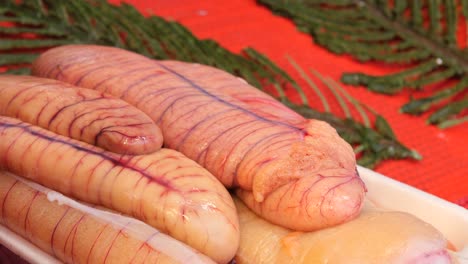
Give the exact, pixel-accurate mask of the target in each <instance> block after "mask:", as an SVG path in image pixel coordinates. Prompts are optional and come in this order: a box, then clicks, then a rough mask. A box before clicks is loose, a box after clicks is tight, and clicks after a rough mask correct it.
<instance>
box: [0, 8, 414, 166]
mask: <svg viewBox="0 0 468 264" xmlns="http://www.w3.org/2000/svg"><path fill="white" fill-rule="evenodd" d="M4 2H5V4H4V5H2V6H0V22H2V21H3V22H9V23H12V26H11V27H0V33H1V34H4V37H2V38H1V42H0V52H1V53H0V54H1V55H0V65H5V66H7V67H8V71H7V72H8V73H14V74H28V73H29V66H30V63H31V62H32V61H33V60H34V59H35V58H36V57H37V56H38V54H39V53H40V52H41V51H42V50H45V49H47V48H50V47H53V46H58V45H63V44H76V43H83V44H99V45H110V46H116V47H120V48H124V49H127V50H131V51H134V52H137V53H140V54H143V55H145V56H148V57H150V58H154V59H173V60H180V61H188V62H197V63H202V64H207V65H211V66H214V67H217V68H220V69H223V70H225V71H228V72H230V73H232V74H234V75H237V76H239V77H242V78H244V79H245V80H246V81H247V82H249V83H250V84H252V85H254V86H255V87H257V88H259V89H262V90H264V91H266V92H269V93H271V94H272V95H273V96H275V97H276V98H278V100H280V101H281V102H283V103H284V104H286V105H287V106H289V107H291V108H292V109H294V110H297V111H298V112H299V113H302V114H304V116H306V117H309V118H318V119H321V120H325V121H327V122H329V123H331V124H332V125H333V126H335V128H336V129H337V131H338V132H339V133H340V135H342V136H343V138H345V139H347V140H349V142H350V143H351V144H353V145H354V146H358V148H359V151H360V152H361V153H362V154H363V157H362V158H361V159H363V158H365V162H361V161H360V163H361V164H363V165H366V166H375V165H377V164H378V163H379V162H381V161H383V160H385V159H397V158H398V159H399V158H413V159H415V158H419V156H418V155H415V154H414V153H416V152H414V151H412V150H410V149H408V148H406V147H405V146H403V145H402V144H401V143H400V142H399V141H398V140H397V139H396V138H394V137H393V138H389V137H388V136H387V135H388V134H392V133H393V132H392V131H391V127H390V126H388V127H385V128H384V126H382V125H378V124H377V123H376V124H375V128H374V127H372V126H371V125H370V122H369V121H366V122H367V124H366V125H362V124H360V123H359V122H358V121H357V120H355V119H353V118H352V117H351V116H350V115H348V116H347V117H346V118H340V117H338V116H337V115H335V114H333V113H331V112H330V111H325V112H319V111H317V110H314V109H313V108H311V107H310V106H309V102H308V100H307V97H306V95H305V93H304V90H303V88H302V87H300V86H299V85H298V84H297V83H296V81H295V80H294V79H292V78H291V77H290V76H289V75H288V74H287V73H286V72H285V71H284V70H282V69H281V68H279V67H278V66H277V65H275V64H274V63H273V62H271V61H270V60H269V59H268V58H267V57H266V56H264V55H263V54H261V53H259V52H257V51H256V50H254V49H251V48H247V49H245V50H243V51H242V54H241V55H239V54H234V53H231V52H229V51H228V50H226V49H224V48H223V47H221V46H220V45H219V44H218V43H216V42H215V41H212V40H200V39H198V38H196V37H195V36H194V35H193V34H192V33H191V32H190V31H189V30H188V29H187V28H185V27H184V26H182V25H181V24H179V23H177V22H174V21H167V20H165V19H163V18H161V17H158V16H149V17H145V16H143V15H141V14H140V13H139V12H138V11H137V10H136V9H135V8H134V7H133V6H131V5H128V4H122V5H120V6H115V5H111V4H109V3H107V1H104V0H88V1H86V0H73V1H55V0H23V1H21V2H17V1H15V0H7V1H4ZM333 2H335V3H338V2H340V1H337V0H335V1H333ZM345 2H346V1H342V3H341V4H343V3H345ZM348 15H349V16H351V17H352V16H355V15H354V14H353V13H351V12H350V13H349V14H348ZM357 17H360V16H357ZM369 28H370V29H372V26H371V27H369ZM23 33H27V34H29V35H33V36H35V37H32V38H31V37H28V38H25V37H23ZM365 36H370V35H366V33H365V32H364V33H363V35H360V38H361V39H365V38H366V37H365ZM382 36H385V34H383V35H382ZM387 38H388V37H384V38H382V39H371V38H368V39H367V40H366V41H380V40H384V39H387ZM5 54H7V55H5ZM299 69H300V67H299ZM268 87H272V88H273V89H267V88H268ZM325 87H327V86H325ZM291 88H293V89H295V91H296V92H297V94H298V95H299V97H300V103H293V102H291V101H290V100H289V99H288V98H287V97H286V90H291ZM329 89H332V88H331V87H329ZM270 90H273V92H271V91H270ZM323 100H324V103H325V104H328V102H327V98H325V97H323ZM353 104H355V101H354V103H353ZM327 110H328V109H327ZM348 112H349V110H348ZM380 122H383V121H380ZM369 135H372V136H369ZM376 150H378V151H376Z"/></svg>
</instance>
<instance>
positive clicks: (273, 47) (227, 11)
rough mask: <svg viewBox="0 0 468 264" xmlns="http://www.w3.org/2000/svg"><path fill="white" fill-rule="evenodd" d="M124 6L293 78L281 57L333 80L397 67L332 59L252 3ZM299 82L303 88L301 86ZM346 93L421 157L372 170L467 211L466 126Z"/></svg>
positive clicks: (390, 100) (359, 91) (182, 1)
mask: <svg viewBox="0 0 468 264" xmlns="http://www.w3.org/2000/svg"><path fill="white" fill-rule="evenodd" d="M112 2H114V3H115V2H118V1H112ZM126 2H127V3H130V4H133V5H134V6H135V7H137V8H138V9H139V10H140V11H142V12H143V13H145V14H156V15H160V16H163V17H165V18H167V19H173V20H176V21H178V22H180V23H182V24H183V25H185V26H186V27H188V28H189V29H190V30H191V31H192V32H193V33H194V34H195V35H196V36H198V37H199V38H212V39H214V40H216V41H217V42H219V43H220V44H221V45H222V46H224V47H225V48H227V49H229V50H231V51H234V52H239V51H240V50H241V49H242V48H245V47H248V46H250V47H253V48H255V49H257V50H258V51H260V52H262V53H264V54H266V55H267V56H268V57H269V58H270V59H272V60H273V61H274V62H276V63H277V64H278V65H279V66H280V67H282V68H283V69H286V70H287V71H288V73H290V74H291V75H292V76H293V77H294V78H296V79H298V80H299V79H300V78H299V75H298V74H297V72H296V71H295V70H294V69H293V67H292V66H291V65H290V64H289V62H288V61H287V59H286V57H285V55H286V54H288V55H289V56H291V57H292V58H294V60H295V61H296V62H297V63H298V64H299V65H300V66H301V67H302V68H303V69H309V68H313V69H316V70H317V71H319V72H320V73H322V74H324V75H327V76H330V77H332V78H333V79H335V80H339V78H340V76H341V74H342V73H343V72H345V71H346V72H352V71H364V72H366V73H371V74H383V73H387V72H392V71H395V70H396V69H398V68H396V67H390V66H385V65H382V64H361V63H359V62H357V61H355V60H353V59H352V58H350V57H348V56H337V55H334V54H332V53H330V52H328V51H326V50H325V49H323V48H321V47H319V46H317V45H315V44H314V43H313V40H312V38H311V37H310V36H308V35H306V34H303V33H300V32H298V31H297V29H296V27H295V26H294V25H293V23H292V22H290V21H289V20H287V19H285V18H281V17H278V16H274V15H273V14H271V12H270V11H269V10H268V9H266V8H264V7H262V6H260V5H257V4H256V3H255V1H252V0H242V1H241V0H237V1H215V0H205V1H189V0H173V1H142V0H129V1H126ZM300 84H301V86H304V87H305V86H306V84H305V82H302V83H300ZM346 89H347V90H348V91H349V92H350V93H351V94H352V95H353V96H354V97H356V98H357V99H359V100H360V101H362V102H364V103H365V104H367V105H369V106H370V107H372V108H373V109H375V110H377V111H378V112H379V113H381V114H382V115H383V116H384V117H385V118H386V119H387V120H388V121H389V122H390V124H391V126H392V127H393V129H394V131H395V133H396V135H397V137H398V138H399V139H400V141H401V142H403V143H404V144H405V145H407V146H409V147H411V148H414V149H416V150H417V151H418V152H419V153H420V154H421V155H422V156H423V157H424V158H423V160H422V161H420V162H415V161H406V160H405V161H387V162H385V163H383V164H381V165H380V166H378V167H377V168H375V170H376V171H378V172H380V173H382V174H384V175H387V176H389V177H391V178H394V179H396V180H399V181H402V182H405V183H407V184H410V185H412V186H414V187H417V188H419V189H422V190H424V191H426V192H429V193H432V194H434V195H436V196H439V197H441V198H444V199H446V200H448V201H451V202H454V203H458V204H460V205H462V206H465V207H467V208H468V177H467V176H468V153H467V151H466V149H467V147H468V137H467V135H468V123H465V124H463V125H461V126H458V127H454V128H450V129H447V130H440V129H438V128H436V127H433V126H428V125H427V124H426V123H425V116H422V117H414V116H408V115H404V114H400V113H399V112H398V109H399V107H400V106H401V105H402V104H403V103H405V102H406V101H407V100H408V98H409V94H408V93H404V94H401V95H398V96H385V95H378V94H374V93H371V92H368V91H366V90H365V89H363V88H354V87H346ZM309 97H310V98H309V99H310V102H311V106H313V107H315V108H319V109H320V108H321V107H322V106H321V104H320V103H319V101H318V99H317V98H316V97H314V96H313V95H311V96H309ZM335 107H336V106H335Z"/></svg>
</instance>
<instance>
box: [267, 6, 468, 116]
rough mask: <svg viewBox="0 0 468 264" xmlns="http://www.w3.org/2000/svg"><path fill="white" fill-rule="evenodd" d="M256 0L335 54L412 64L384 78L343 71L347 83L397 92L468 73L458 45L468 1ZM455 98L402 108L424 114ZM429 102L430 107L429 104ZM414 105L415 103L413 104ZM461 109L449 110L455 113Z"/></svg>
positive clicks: (467, 56)
mask: <svg viewBox="0 0 468 264" xmlns="http://www.w3.org/2000/svg"><path fill="white" fill-rule="evenodd" d="M258 2H260V3H262V4H264V5H266V6H267V7H269V8H270V9H271V10H272V11H273V12H275V13H277V14H279V15H282V16H286V17H289V18H291V19H292V20H293V21H294V22H295V23H296V25H297V26H298V28H299V29H300V30H302V31H304V32H307V33H309V34H311V35H312V36H313V37H314V41H315V42H316V43H318V44H319V45H322V46H324V47H326V48H327V49H329V50H330V51H332V52H335V53H337V54H351V55H353V56H354V57H355V58H357V59H358V60H360V61H364V62H365V61H382V62H386V63H398V64H407V65H408V67H406V69H405V70H402V71H401V72H399V73H394V74H388V75H384V76H371V75H368V74H365V73H362V72H361V73H345V74H344V75H343V76H342V81H343V82H344V83H347V84H352V85H364V86H366V87H367V88H368V89H370V90H372V91H375V92H379V93H386V94H394V93H398V92H400V91H401V90H403V89H405V88H410V89H413V90H422V89H424V88H425V87H426V86H429V85H434V84H437V83H444V82H446V81H448V80H450V81H451V82H461V81H462V79H464V78H466V77H467V76H468V49H467V48H466V47H461V48H460V47H459V45H458V39H457V30H458V29H459V28H458V27H459V17H460V16H461V15H462V14H463V15H464V17H465V21H464V22H465V26H466V27H467V28H468V16H467V15H468V3H467V2H468V1H467V0H460V1H455V0H444V1H442V0H427V1H422V0H414V1H406V0H393V1H392V0H342V1H326V0H308V1H302V0H287V1H284V0H258ZM425 19H427V21H425ZM467 36H468V30H467ZM467 38H468V37H467ZM447 83H448V82H447ZM441 89H442V90H445V89H448V90H450V89H451V87H450V86H444V87H442V88H441ZM461 89H462V90H463V91H461V92H460V93H466V92H467V90H468V87H464V88H461ZM436 97H438V96H436ZM453 100H455V99H453ZM453 100H447V101H445V102H444V103H443V104H442V105H439V104H434V103H431V104H419V106H420V107H421V108H420V109H414V110H411V111H406V110H405V109H406V108H408V106H404V108H405V109H403V110H404V112H407V113H424V112H426V111H434V110H437V108H438V107H444V104H450V103H454V102H456V101H453ZM428 105H430V107H428V108H426V106H428ZM412 106H415V104H414V103H412ZM458 108H459V107H448V108H446V109H450V110H451V111H455V110H456V109H458ZM446 111H447V110H446ZM466 112H467V111H457V113H458V114H459V115H458V116H456V115H455V116H453V115H446V116H451V118H462V119H463V116H464V115H466ZM453 114H455V112H453ZM460 115H461V116H460ZM462 119H461V120H462ZM437 120H439V119H437ZM438 122H439V121H438ZM440 122H443V120H440ZM431 123H432V122H431ZM453 123H456V122H453Z"/></svg>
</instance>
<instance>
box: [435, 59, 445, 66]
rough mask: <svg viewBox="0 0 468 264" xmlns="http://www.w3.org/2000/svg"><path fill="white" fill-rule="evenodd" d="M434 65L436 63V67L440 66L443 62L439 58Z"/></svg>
mask: <svg viewBox="0 0 468 264" xmlns="http://www.w3.org/2000/svg"><path fill="white" fill-rule="evenodd" d="M436 63H437V65H442V64H443V63H444V61H443V60H442V59H441V58H437V59H436Z"/></svg>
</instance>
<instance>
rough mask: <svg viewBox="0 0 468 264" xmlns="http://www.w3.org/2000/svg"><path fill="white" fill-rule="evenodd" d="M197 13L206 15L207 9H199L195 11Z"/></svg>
mask: <svg viewBox="0 0 468 264" xmlns="http://www.w3.org/2000/svg"><path fill="white" fill-rule="evenodd" d="M197 14H198V15H199V16H206V15H208V11H206V10H204V9H200V10H198V11H197Z"/></svg>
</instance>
